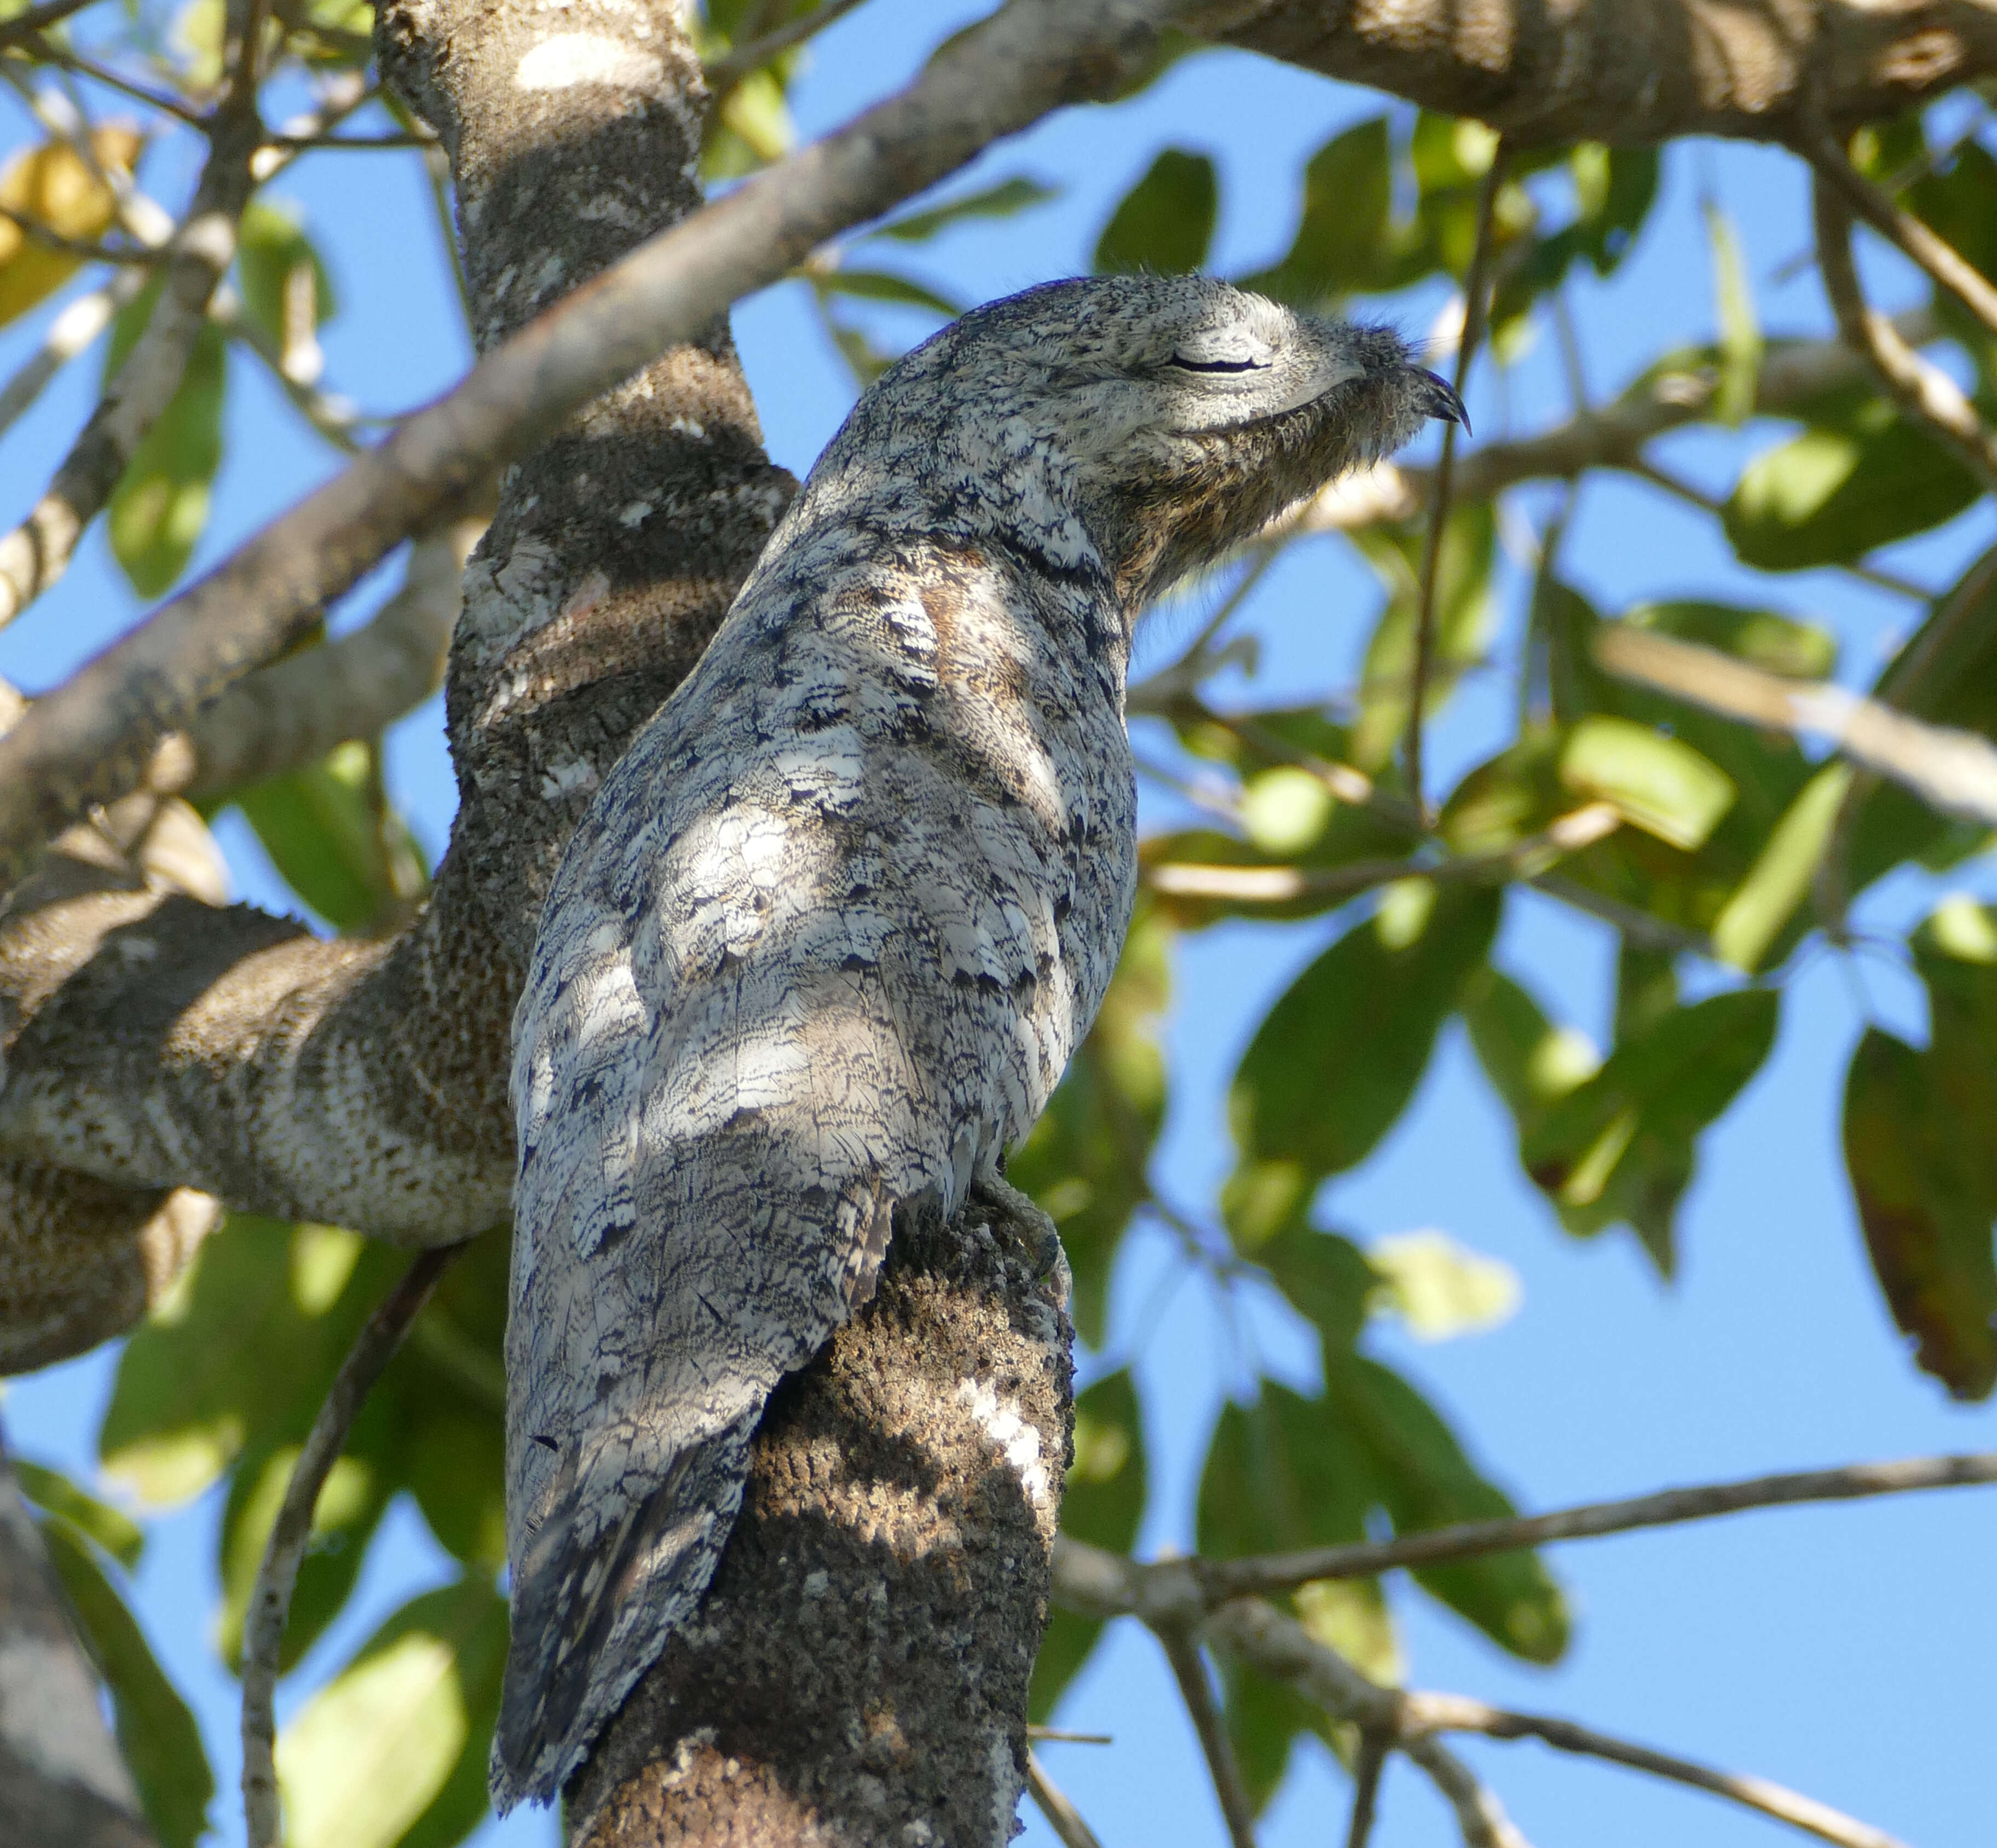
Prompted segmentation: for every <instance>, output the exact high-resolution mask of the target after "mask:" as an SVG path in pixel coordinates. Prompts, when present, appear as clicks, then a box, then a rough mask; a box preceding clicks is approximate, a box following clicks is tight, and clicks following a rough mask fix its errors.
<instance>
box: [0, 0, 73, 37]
mask: <svg viewBox="0 0 1997 1848" xmlns="http://www.w3.org/2000/svg"><path fill="white" fill-rule="evenodd" d="M94 4H95V0H42V4H41V5H40V6H31V7H29V8H28V9H26V11H25V12H18V13H16V15H15V16H13V18H12V19H9V20H7V21H5V22H4V23H0V46H13V45H25V44H26V43H29V41H31V40H35V39H38V38H40V36H41V35H42V34H43V33H44V32H46V31H47V29H49V28H50V26H60V24H61V23H62V22H63V21H64V20H65V19H67V18H68V17H69V16H70V15H71V13H80V12H82V11H83V9H85V7H86V6H90V5H94Z"/></svg>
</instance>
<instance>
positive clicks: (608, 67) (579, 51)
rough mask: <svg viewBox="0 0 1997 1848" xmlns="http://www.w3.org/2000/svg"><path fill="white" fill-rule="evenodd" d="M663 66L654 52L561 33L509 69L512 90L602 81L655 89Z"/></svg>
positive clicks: (611, 85)
mask: <svg viewBox="0 0 1997 1848" xmlns="http://www.w3.org/2000/svg"><path fill="white" fill-rule="evenodd" d="M665 77H666V67H665V65H664V63H663V62H662V61H661V60H660V58H659V57H658V55H657V53H655V52H650V51H640V50H638V48H637V47H636V46H633V45H626V44H623V43H619V41H618V40H616V39H612V38H608V37H606V36H605V35H604V34H603V33H597V32H562V33H556V34H555V36H554V37H553V38H550V39H543V40H542V41H541V42H540V44H538V45H536V46H535V47H533V49H532V50H529V52H528V53H527V54H526V56H525V57H523V58H522V59H521V60H520V61H519V64H518V65H516V67H515V68H514V71H513V84H514V88H516V89H520V90H527V91H547V90H570V89H573V88H574V87H575V86H576V85H577V84H604V85H605V86H607V87H608V88H612V89H616V90H655V89H657V88H660V86H661V85H662V84H664V81H665Z"/></svg>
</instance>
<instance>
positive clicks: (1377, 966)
mask: <svg viewBox="0 0 1997 1848" xmlns="http://www.w3.org/2000/svg"><path fill="white" fill-rule="evenodd" d="M1498 912H1499V897H1498V895H1497V894H1496V893H1495V892H1493V891H1481V890H1465V889H1463V888H1449V889H1439V888H1437V887H1435V886H1434V885H1433V884H1430V882H1428V881H1419V880H1417V881H1405V882H1404V883H1403V884H1402V886H1401V887H1400V888H1393V889H1391V890H1390V891H1389V893H1388V897H1387V900H1386V902H1385V903H1383V904H1382V905H1381V908H1380V909H1379V911H1378V912H1377V913H1376V914H1375V915H1374V916H1373V917H1371V918H1370V919H1368V920H1367V921H1366V922H1364V923H1362V924H1360V925H1358V926H1356V927H1355V928H1354V929H1351V930H1350V931H1348V932H1347V933H1346V934H1345V935H1344V936H1342V937H1340V939H1339V940H1338V941H1337V942H1336V943H1333V945H1332V946H1330V949H1328V950H1326V951H1324V953H1323V954H1322V955H1320V956H1319V957H1318V958H1317V960H1316V961H1315V962H1313V963H1312V964H1311V965H1310V966H1309V967H1308V968H1307V969H1305V971H1304V972H1303V974H1302V975H1300V976H1299V977H1298V978H1297V979H1296V981H1295V982H1293V983H1292V984H1291V985H1290V987H1289V988H1288V991H1286V992H1285V994H1284V995H1282V996H1281V998H1279V999H1278V1001H1277V1002H1276V1004H1275V1005H1274V1007H1272V1008H1271V1009H1270V1010H1269V1013H1268V1017H1267V1018H1266V1019H1264V1021H1263V1022H1262V1024H1261V1026H1260V1027H1259V1028H1257V1030H1256V1033H1255V1036H1254V1039H1253V1040H1251V1041H1250V1043H1249V1046H1248V1050H1247V1051H1246V1052H1245V1053H1243V1055H1242V1057H1241V1063H1240V1066H1239V1067H1237V1068H1236V1072H1235V1074H1234V1081H1233V1087H1232V1088H1231V1090H1230V1093H1229V1098H1228V1113H1229V1117H1230V1122H1232V1125H1233V1130H1234V1139H1235V1143H1236V1146H1237V1147H1238V1148H1239V1149H1240V1151H1241V1157H1242V1161H1241V1167H1240V1170H1238V1171H1236V1175H1235V1177H1234V1178H1233V1179H1232V1180H1230V1181H1229V1183H1228V1187H1227V1191H1226V1197H1225V1198H1224V1200H1223V1206H1224V1208H1225V1209H1226V1212H1227V1217H1228V1223H1229V1226H1230V1229H1231V1230H1232V1231H1233V1233H1234V1236H1236V1239H1238V1240H1240V1243H1241V1245H1242V1247H1243V1249H1244V1250H1252V1249H1253V1248H1254V1246H1256V1245H1257V1244H1258V1243H1261V1241H1262V1239H1264V1237H1266V1236H1268V1234H1269V1233H1271V1232H1272V1231H1273V1230H1274V1229H1275V1228H1276V1227H1277V1226H1279V1225H1280V1224H1281V1222H1282V1221H1283V1220H1284V1219H1287V1218H1288V1216H1289V1215H1290V1212H1291V1211H1292V1206H1293V1202H1286V1203H1285V1204H1284V1205H1283V1206H1282V1208H1281V1210H1280V1211H1279V1212H1274V1214H1273V1215H1271V1210H1270V1208H1269V1205H1268V1202H1267V1201H1266V1199H1264V1198H1262V1195H1261V1189H1262V1188H1263V1187H1264V1180H1263V1178H1262V1177H1258V1176H1257V1174H1256V1173H1255V1171H1256V1170H1257V1169H1258V1168H1261V1167H1272V1168H1274V1169H1275V1170H1277V1171H1278V1173H1279V1174H1282V1173H1285V1172H1287V1173H1288V1174H1291V1175H1292V1176H1293V1177H1294V1178H1295V1182H1296V1184H1297V1185H1298V1186H1299V1187H1301V1188H1302V1189H1303V1191H1305V1193H1307V1192H1308V1191H1309V1189H1310V1188H1312V1187H1313V1186H1314V1185H1315V1184H1316V1181H1317V1180H1318V1179H1319V1178H1321V1177H1323V1176H1325V1175H1327V1174H1339V1173H1342V1172H1343V1171H1344V1170H1346V1169H1347V1168H1350V1167H1354V1166H1355V1165H1356V1164H1358V1163H1359V1162H1361V1161H1363V1160H1364V1159H1365V1158H1366V1157H1367V1156H1368V1154H1369V1153H1371V1151H1372V1150H1373V1148H1374V1145H1375V1144H1376V1143H1378V1141H1379V1139H1380V1138H1381V1136H1384V1135H1385V1133H1387V1131H1388V1129H1389V1128H1390V1127H1392V1124H1393V1122H1394V1121H1395V1119H1396V1118H1397V1117H1399V1115H1400V1114H1401V1112H1402V1110H1403V1109H1405V1108H1406V1106H1407V1104H1408V1101H1409V1098H1412V1096H1413V1095H1414V1091H1415V1087H1416V1084H1419V1082H1420V1080H1421V1075H1422V1073H1423V1071H1424V1070H1425V1069H1426V1067H1427V1065H1428V1060H1429V1052H1430V1048H1431V1047H1432V1046H1433V1044H1434V1043H1435V1036H1436V1033H1437V1030H1438V1029H1440V1027H1441V1026H1442V1023H1443V1021H1444V1020H1445V1019H1447V1018H1448V1016H1449V1015H1450V1012H1451V1011H1452V1010H1453V1009H1454V1007H1455V1006H1456V1005H1457V999H1458V998H1459V996H1460V995H1461V992H1462V989H1463V984H1464V981H1465V980H1466V978H1467V977H1468V975H1469V974H1470V973H1471V971H1473V970H1474V969H1475V968H1476V967H1478V964H1480V963H1481V962H1482V960H1484V953H1485V950H1487V949H1488V947H1489V945H1490V943H1491V939H1492V934H1493V933H1494V932H1495V930H1496V929H1497V926H1498ZM1355 1047H1364V1048H1365V1049H1366V1056H1365V1057H1363V1058H1362V1057H1354V1056H1353V1053H1354V1048H1355ZM1257 1200H1261V1204H1262V1210H1261V1212H1250V1211H1248V1210H1247V1209H1248V1208H1250V1205H1252V1204H1254V1203H1255V1202H1257Z"/></svg>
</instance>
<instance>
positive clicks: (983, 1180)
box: [971, 1174, 1067, 1277]
mask: <svg viewBox="0 0 1997 1848" xmlns="http://www.w3.org/2000/svg"><path fill="white" fill-rule="evenodd" d="M971 1198H973V1199H974V1200H981V1201H982V1202H984V1203H985V1205H988V1206H989V1207H991V1208H993V1209H994V1210H993V1213H992V1230H993V1231H995V1232H996V1233H999V1234H1000V1236H1010V1237H1011V1238H1012V1240H1013V1242H1014V1243H1016V1244H1017V1245H1018V1246H1019V1248H1020V1249H1021V1250H1023V1251H1024V1252H1025V1253H1026V1256H1027V1257H1028V1258H1029V1259H1030V1260H1031V1261H1032V1264H1033V1275H1034V1276H1035V1277H1050V1276H1052V1275H1053V1274H1054V1272H1055V1271H1060V1272H1061V1274H1062V1275H1063V1277H1066V1275H1067V1253H1066V1252H1065V1251H1064V1250H1062V1249H1061V1233H1060V1232H1059V1231H1058V1230H1057V1228H1056V1227H1055V1225H1054V1221H1053V1220H1052V1219H1050V1218H1049V1217H1048V1216H1047V1214H1046V1213H1045V1212H1042V1211H1041V1209H1040V1206H1039V1205H1038V1204H1037V1203H1036V1202H1035V1201H1034V1199H1033V1196H1032V1195H1030V1194H1025V1193H1022V1192H1021V1191H1019V1188H1016V1187H1015V1186H1014V1185H1013V1184H1012V1182H1011V1181H1008V1180H1007V1179H1006V1178H1005V1176H1004V1175H1003V1174H980V1175H979V1176H978V1177H977V1178H976V1179H974V1181H972V1182H971Z"/></svg>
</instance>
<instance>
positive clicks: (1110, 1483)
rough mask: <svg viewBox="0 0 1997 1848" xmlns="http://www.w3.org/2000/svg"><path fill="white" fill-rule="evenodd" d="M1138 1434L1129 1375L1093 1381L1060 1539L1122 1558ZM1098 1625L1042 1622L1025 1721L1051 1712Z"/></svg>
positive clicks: (1068, 1617) (1140, 1472) (1139, 1450)
mask: <svg viewBox="0 0 1997 1848" xmlns="http://www.w3.org/2000/svg"><path fill="white" fill-rule="evenodd" d="M1144 1493H1145V1472H1144V1426H1143V1414H1142V1412H1141V1411H1140V1408H1139V1406H1138V1403H1137V1391H1136V1386H1135V1385H1134V1384H1133V1382H1132V1381H1131V1378H1130V1372H1129V1370H1127V1369H1123V1370H1119V1371H1117V1372H1116V1373H1112V1374H1109V1375H1107V1376H1106V1377H1104V1378H1102V1379H1100V1380H1098V1381H1096V1382H1095V1384H1094V1385H1092V1386H1091V1387H1090V1388H1088V1390H1087V1391H1085V1392H1083V1393H1081V1394H1079V1395H1078V1396H1077V1397H1076V1399H1075V1402H1074V1460H1073V1461H1072V1462H1071V1463H1070V1464H1069V1465H1068V1472H1067V1489H1066V1490H1065V1491H1064V1494H1063V1495H1062V1498H1061V1532H1062V1533H1064V1534H1067V1535H1070V1536H1072V1537H1073V1538H1074V1539H1078V1540H1085V1541H1087V1542H1088V1543H1089V1544H1090V1545H1091V1546H1102V1547H1105V1548H1107V1549H1108V1550H1109V1551H1110V1552H1112V1553H1129V1552H1130V1550H1131V1549H1132V1548H1133V1546H1135V1545H1136V1540H1137V1526H1138V1523H1139V1522H1140V1521H1141V1520H1142V1519H1143V1515H1144ZM1101 1633H1102V1622H1101V1621H1100V1620H1099V1619H1095V1618H1088V1617H1078V1616H1075V1615H1074V1614H1073V1613H1072V1612H1067V1611H1063V1610H1056V1611H1054V1612H1052V1613H1051V1614H1050V1615H1049V1617H1048V1619H1047V1634H1046V1636H1044V1637H1043V1639H1042V1640H1041V1643H1040V1654H1039V1656H1038V1657H1036V1659H1035V1660H1034V1663H1033V1690H1032V1692H1031V1693H1030V1695H1029V1696H1028V1699H1027V1708H1026V1711H1027V1717H1028V1718H1029V1719H1032V1720H1033V1721H1034V1722H1036V1723H1039V1722H1043V1721H1045V1720H1046V1719H1047V1716H1048V1715H1050V1713H1052V1712H1054V1705H1055V1703H1056V1702H1057V1701H1058V1700H1059V1699H1060V1698H1061V1695H1062V1693H1063V1691H1064V1690H1065V1689H1066V1688H1067V1684H1068V1683H1069V1682H1070V1681H1072V1680H1073V1679H1074V1677H1075V1676H1076V1674H1078V1673H1079V1672H1080V1671H1081V1667H1082V1664H1084V1663H1085V1661H1087V1660H1088V1654H1089V1652H1090V1650H1092V1649H1093V1648H1094V1647H1095V1641H1096V1638H1097V1637H1098V1636H1099V1635H1100V1634H1101Z"/></svg>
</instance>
